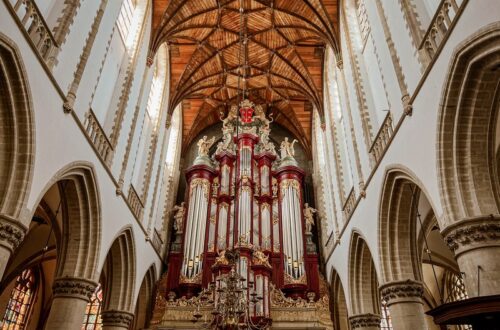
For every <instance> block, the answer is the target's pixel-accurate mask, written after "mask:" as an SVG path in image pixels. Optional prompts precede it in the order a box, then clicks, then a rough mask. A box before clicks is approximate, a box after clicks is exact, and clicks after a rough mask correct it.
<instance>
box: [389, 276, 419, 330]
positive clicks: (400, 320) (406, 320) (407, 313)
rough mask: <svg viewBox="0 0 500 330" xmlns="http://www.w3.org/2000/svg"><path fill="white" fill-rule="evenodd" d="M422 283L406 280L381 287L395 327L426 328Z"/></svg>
mask: <svg viewBox="0 0 500 330" xmlns="http://www.w3.org/2000/svg"><path fill="white" fill-rule="evenodd" d="M423 294H424V287H423V285H422V283H420V282H417V281H413V280H406V281H395V282H389V283H386V284H384V285H382V286H381V287H380V295H381V296H382V299H383V300H385V301H386V302H387V307H389V311H390V313H391V321H392V325H393V327H394V329H398V330H399V329H401V330H415V329H424V328H427V327H426V326H425V324H426V321H425V316H424V307H423V303H422V296H423Z"/></svg>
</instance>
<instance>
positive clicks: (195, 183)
mask: <svg viewBox="0 0 500 330" xmlns="http://www.w3.org/2000/svg"><path fill="white" fill-rule="evenodd" d="M197 186H202V188H203V195H204V196H205V198H206V199H207V200H208V194H209V192H210V181H208V180H207V179H202V178H196V179H193V180H192V181H191V185H190V187H191V194H192V193H193V192H194V188H196V187H197Z"/></svg>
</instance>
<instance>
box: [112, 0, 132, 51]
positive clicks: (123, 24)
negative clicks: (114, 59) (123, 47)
mask: <svg viewBox="0 0 500 330" xmlns="http://www.w3.org/2000/svg"><path fill="white" fill-rule="evenodd" d="M134 10H135V1H134V0H124V1H123V3H122V8H121V9H120V15H119V16H118V21H117V22H116V24H117V26H118V31H119V32H120V35H121V37H122V39H123V42H126V40H127V37H128V34H129V32H130V27H131V25H132V18H133V17H134Z"/></svg>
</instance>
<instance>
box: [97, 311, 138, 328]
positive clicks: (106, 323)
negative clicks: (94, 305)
mask: <svg viewBox="0 0 500 330" xmlns="http://www.w3.org/2000/svg"><path fill="white" fill-rule="evenodd" d="M101 317H102V328H103V330H123V329H130V324H131V323H132V320H133V319H134V314H132V313H129V312H125V311H118V310H107V311H104V312H102V315H101Z"/></svg>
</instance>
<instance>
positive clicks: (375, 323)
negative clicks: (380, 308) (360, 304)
mask: <svg viewBox="0 0 500 330" xmlns="http://www.w3.org/2000/svg"><path fill="white" fill-rule="evenodd" d="M349 322H351V327H352V328H353V329H357V328H370V327H377V328H379V327H380V315H377V314H371V313H366V314H358V315H353V316H351V317H349Z"/></svg>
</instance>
